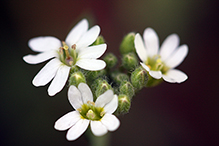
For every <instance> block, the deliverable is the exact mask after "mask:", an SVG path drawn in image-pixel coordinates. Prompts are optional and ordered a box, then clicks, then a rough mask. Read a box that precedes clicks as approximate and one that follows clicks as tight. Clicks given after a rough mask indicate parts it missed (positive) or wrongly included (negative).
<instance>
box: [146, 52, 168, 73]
mask: <svg viewBox="0 0 219 146" xmlns="http://www.w3.org/2000/svg"><path fill="white" fill-rule="evenodd" d="M145 64H146V65H147V66H148V67H149V68H150V70H152V71H161V72H162V73H166V72H167V71H168V70H169V68H168V67H167V66H166V65H165V64H164V62H162V60H161V57H160V55H154V56H153V57H148V59H147V60H146V61H145Z"/></svg>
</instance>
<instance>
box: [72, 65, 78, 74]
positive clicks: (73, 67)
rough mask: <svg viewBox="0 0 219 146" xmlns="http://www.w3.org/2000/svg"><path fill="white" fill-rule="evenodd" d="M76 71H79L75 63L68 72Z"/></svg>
mask: <svg viewBox="0 0 219 146" xmlns="http://www.w3.org/2000/svg"><path fill="white" fill-rule="evenodd" d="M77 71H79V68H78V67H77V66H76V65H74V66H72V67H71V69H70V74H73V73H74V72H77Z"/></svg>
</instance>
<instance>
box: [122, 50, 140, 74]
mask: <svg viewBox="0 0 219 146" xmlns="http://www.w3.org/2000/svg"><path fill="white" fill-rule="evenodd" d="M122 66H123V67H124V68H125V69H127V70H128V71H132V70H134V69H135V68H136V66H138V58H137V56H136V55H135V53H128V54H124V55H123V57H122Z"/></svg>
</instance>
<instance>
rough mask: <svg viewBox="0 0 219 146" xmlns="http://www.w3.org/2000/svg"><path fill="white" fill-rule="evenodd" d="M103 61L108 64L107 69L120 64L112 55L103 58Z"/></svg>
mask: <svg viewBox="0 0 219 146" xmlns="http://www.w3.org/2000/svg"><path fill="white" fill-rule="evenodd" d="M103 60H104V61H105V62H106V67H107V68H113V67H114V66H115V65H116V64H117V62H118V59H117V58H116V56H115V55H113V54H112V53H109V54H107V55H106V56H105V57H104V58H103Z"/></svg>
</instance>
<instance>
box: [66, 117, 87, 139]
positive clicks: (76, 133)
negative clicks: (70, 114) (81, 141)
mask: <svg viewBox="0 0 219 146" xmlns="http://www.w3.org/2000/svg"><path fill="white" fill-rule="evenodd" d="M89 122H90V121H89V120H87V119H80V120H79V121H78V122H77V123H76V124H75V125H74V126H72V127H71V128H70V129H69V130H68V132H67V135H66V138H67V139H68V140H76V139H77V138H78V137H80V136H81V135H82V134H83V133H84V131H85V130H86V129H87V127H88V125H89Z"/></svg>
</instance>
